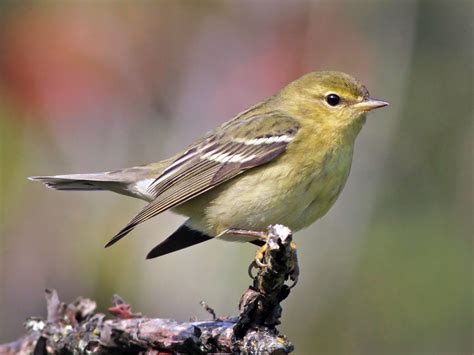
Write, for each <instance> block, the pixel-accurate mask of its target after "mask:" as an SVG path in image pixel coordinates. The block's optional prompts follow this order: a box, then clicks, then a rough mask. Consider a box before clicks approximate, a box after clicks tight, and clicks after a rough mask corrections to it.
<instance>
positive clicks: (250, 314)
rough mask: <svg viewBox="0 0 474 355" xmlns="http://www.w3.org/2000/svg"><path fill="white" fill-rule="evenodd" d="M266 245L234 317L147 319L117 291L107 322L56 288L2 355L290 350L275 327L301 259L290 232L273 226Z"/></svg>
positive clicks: (2, 347)
mask: <svg viewBox="0 0 474 355" xmlns="http://www.w3.org/2000/svg"><path fill="white" fill-rule="evenodd" d="M267 237H268V238H267V243H266V245H265V246H264V247H263V248H262V249H261V252H262V253H261V254H259V253H257V258H258V260H256V261H255V262H253V263H252V264H251V267H252V266H253V267H256V268H257V274H256V276H255V277H254V280H253V285H252V286H249V288H248V289H247V291H245V292H244V294H243V295H242V297H241V299H240V303H239V310H240V314H239V316H237V317H224V318H217V319H216V318H215V314H213V310H212V308H210V307H209V306H208V305H206V304H205V303H202V304H203V307H205V309H206V310H207V311H208V312H209V313H211V314H213V320H211V321H190V322H178V321H175V320H172V319H160V318H154V319H153V318H148V317H144V316H142V315H141V314H136V313H132V311H131V308H130V306H129V305H128V304H126V303H125V302H124V301H123V300H122V299H121V298H120V297H119V296H114V298H113V301H112V307H111V308H109V312H110V313H112V315H113V316H115V317H114V318H113V319H106V316H105V314H102V313H96V312H95V310H96V303H95V302H94V301H92V300H90V299H87V298H78V299H77V300H76V301H74V302H72V303H69V304H65V303H62V302H61V301H60V300H59V297H58V294H57V292H56V291H54V290H46V302H47V318H46V320H45V319H41V318H30V319H28V320H27V322H26V323H25V327H26V329H27V331H28V332H27V334H26V335H24V336H23V337H21V338H20V339H18V340H16V341H14V342H12V343H9V344H4V345H0V353H1V354H18V353H29V354H34V355H42V354H51V353H86V352H88V353H94V354H114V353H115V354H116V353H126V354H140V353H143V354H145V353H147V354H153V353H158V352H160V351H163V352H180V353H183V352H185V353H191V354H203V353H210V352H213V353H215V352H240V353H244V354H245V353H247V354H263V353H264V354H288V353H290V352H291V351H292V350H293V346H292V345H291V343H290V342H289V341H288V340H287V339H286V337H285V336H284V335H280V334H279V333H278V330H277V329H276V326H277V325H278V324H280V321H279V318H280V316H281V312H282V308H281V306H280V302H281V301H282V300H284V299H285V298H286V297H288V295H289V293H290V290H291V288H290V287H289V286H288V285H286V284H285V282H286V281H287V280H288V279H292V280H293V281H294V282H295V283H296V279H297V276H298V263H297V257H296V248H295V245H294V243H293V242H292V235H291V231H290V230H289V229H288V228H286V227H284V226H281V225H274V226H270V227H269V228H268V231H267Z"/></svg>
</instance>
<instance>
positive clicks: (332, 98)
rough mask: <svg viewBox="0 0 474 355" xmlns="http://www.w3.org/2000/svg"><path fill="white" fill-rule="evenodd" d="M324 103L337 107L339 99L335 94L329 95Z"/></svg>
mask: <svg viewBox="0 0 474 355" xmlns="http://www.w3.org/2000/svg"><path fill="white" fill-rule="evenodd" d="M326 102H327V103H328V104H329V105H330V106H337V105H339V102H341V98H340V97H339V96H338V95H336V94H329V95H328V96H326Z"/></svg>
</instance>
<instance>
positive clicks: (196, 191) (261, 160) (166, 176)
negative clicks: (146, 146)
mask: <svg viewBox="0 0 474 355" xmlns="http://www.w3.org/2000/svg"><path fill="white" fill-rule="evenodd" d="M298 129H299V123H298V122H297V121H296V120H295V119H293V118H291V117H289V116H288V115H285V114H283V113H281V112H276V111H273V112H268V113H264V114H256V115H254V116H250V117H248V118H239V119H235V120H232V121H229V122H227V123H225V124H224V125H222V126H221V127H219V128H217V129H216V130H214V131H212V132H210V133H209V134H207V135H206V136H204V137H203V138H202V139H200V140H198V141H197V142H196V143H195V144H193V145H191V146H190V147H189V148H188V149H187V150H185V151H184V153H182V154H180V155H178V157H177V158H176V159H175V160H174V161H173V162H172V163H171V164H170V165H169V166H168V167H167V168H166V169H165V170H163V172H162V173H161V174H160V176H158V178H156V179H155V181H154V182H153V183H152V184H151V185H150V186H149V188H148V190H149V192H150V194H152V195H153V196H155V199H154V200H153V201H152V202H150V203H149V204H148V205H147V206H145V208H144V209H143V210H141V211H140V212H139V213H138V214H137V215H136V216H135V217H134V218H133V219H132V220H131V221H130V222H129V223H128V224H127V225H126V226H125V227H124V228H123V229H122V230H121V231H120V232H118V233H117V234H116V235H115V236H114V237H113V238H112V239H111V240H110V241H109V242H108V243H107V245H106V246H110V245H112V244H114V243H115V242H117V241H118V240H120V239H121V238H123V237H124V236H125V235H127V234H128V233H129V232H130V231H131V230H132V229H134V228H135V226H137V225H138V224H140V223H142V222H144V221H146V220H148V219H150V218H152V217H154V216H156V215H157V214H159V213H161V212H163V211H165V210H167V209H169V208H172V207H174V206H177V205H179V204H182V203H184V202H186V201H188V200H190V199H192V198H193V197H196V196H198V195H200V194H202V193H204V192H206V191H208V190H210V189H212V188H213V187H215V186H217V185H219V184H222V183H223V182H225V181H227V180H229V179H231V178H233V177H235V176H237V175H239V174H241V173H243V172H244V171H245V170H248V169H251V168H253V167H256V166H259V165H262V164H265V163H267V162H269V161H271V160H273V159H275V158H276V157H278V156H279V155H281V154H282V153H283V152H284V151H285V150H286V147H287V145H288V143H290V142H291V141H292V140H293V139H294V137H295V135H296V133H297V131H298Z"/></svg>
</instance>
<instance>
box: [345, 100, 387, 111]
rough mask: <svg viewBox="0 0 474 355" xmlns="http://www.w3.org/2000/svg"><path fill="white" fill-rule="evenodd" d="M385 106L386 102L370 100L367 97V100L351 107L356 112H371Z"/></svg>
mask: <svg viewBox="0 0 474 355" xmlns="http://www.w3.org/2000/svg"><path fill="white" fill-rule="evenodd" d="M387 105H388V102H386V101H382V100H377V99H372V98H370V97H369V98H367V99H364V101H361V102H358V103H356V104H354V105H352V107H354V108H355V109H357V110H360V111H365V112H367V111H372V110H374V109H376V108H380V107H384V106H387Z"/></svg>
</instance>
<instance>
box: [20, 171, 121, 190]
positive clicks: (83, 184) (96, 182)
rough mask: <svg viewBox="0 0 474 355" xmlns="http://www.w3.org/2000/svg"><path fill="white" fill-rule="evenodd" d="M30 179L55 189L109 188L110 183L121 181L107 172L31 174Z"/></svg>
mask: <svg viewBox="0 0 474 355" xmlns="http://www.w3.org/2000/svg"><path fill="white" fill-rule="evenodd" d="M28 179H30V180H32V181H40V182H42V183H44V184H45V185H46V186H47V187H49V188H51V189H54V190H65V191H95V190H109V189H108V188H107V186H108V185H109V186H110V185H113V184H119V183H120V181H118V180H117V179H116V178H115V179H111V178H110V177H108V176H107V173H95V174H70V175H53V176H31V177H29V178H28Z"/></svg>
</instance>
